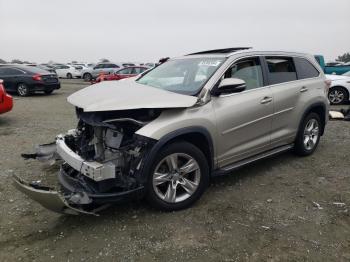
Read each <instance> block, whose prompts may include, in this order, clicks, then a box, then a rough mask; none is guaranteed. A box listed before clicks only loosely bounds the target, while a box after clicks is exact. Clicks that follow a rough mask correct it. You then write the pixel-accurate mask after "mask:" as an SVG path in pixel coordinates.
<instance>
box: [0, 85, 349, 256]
mask: <svg viewBox="0 0 350 262" xmlns="http://www.w3.org/2000/svg"><path fill="white" fill-rule="evenodd" d="M82 87H84V85H83V84H82V82H80V81H78V80H73V81H72V80H71V81H62V88H61V89H60V90H58V91H57V92H55V93H54V94H53V95H51V96H44V95H35V96H31V97H27V98H18V97H15V106H14V109H13V111H12V112H10V113H8V114H4V115H1V116H0V143H1V147H0V212H1V215H0V261H96V260H97V259H98V260H100V261H153V260H157V261H165V260H166V261H185V260H186V261H188V260H190V261H350V186H349V185H350V145H349V141H350V122H341V121H333V122H330V123H329V125H328V126H327V130H326V134H325V136H323V137H322V140H321V142H320V144H319V148H318V149H317V151H316V152H315V154H314V155H312V156H310V157H306V158H299V157H296V156H294V155H293V154H291V153H286V154H283V155H281V156H278V157H275V158H273V159H269V160H266V161H262V162H259V163H256V164H253V165H250V166H248V167H245V168H242V169H240V170H239V171H236V172H235V173H234V174H233V175H231V176H226V177H221V178H219V179H215V180H214V181H213V183H212V185H211V186H210V188H209V189H208V190H207V192H206V193H205V194H204V196H203V197H202V198H201V200H200V201H199V202H198V203H197V204H196V205H195V206H193V207H192V208H190V209H187V210H183V211H180V212H174V213H162V212H159V211H156V210H154V209H152V208H150V207H149V206H148V205H147V204H146V203H144V202H139V203H128V204H124V205H122V206H120V205H119V206H114V207H111V208H109V209H108V210H106V211H104V212H103V213H101V216H99V217H93V216H65V215H60V214H55V213H52V212H50V211H48V210H45V209H44V208H42V207H41V206H40V205H38V204H36V203H34V202H33V201H31V200H29V199H28V198H27V197H26V196H24V195H23V194H21V193H20V192H18V191H17V190H16V189H14V187H13V186H12V184H11V175H12V174H17V175H19V176H21V177H23V178H27V179H31V178H34V177H39V178H41V179H48V180H50V179H53V177H54V176H55V172H56V171H57V170H56V168H54V167H45V166H42V165H40V164H39V163H36V162H35V161H24V160H22V159H21V157H20V154H21V153H22V152H32V147H33V145H35V144H40V143H45V142H49V141H52V140H53V138H54V137H55V135H56V134H58V133H61V132H65V131H66V130H67V129H70V128H74V127H75V125H76V118H75V114H74V108H73V107H72V106H71V105H69V104H68V103H67V102H66V97H67V96H68V95H69V94H71V93H73V92H75V91H77V90H79V89H81V88H82ZM338 202H339V203H338Z"/></svg>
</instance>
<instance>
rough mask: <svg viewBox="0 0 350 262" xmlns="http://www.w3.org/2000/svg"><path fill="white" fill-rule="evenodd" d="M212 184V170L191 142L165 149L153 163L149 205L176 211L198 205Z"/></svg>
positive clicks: (148, 188) (149, 183) (148, 187)
mask: <svg viewBox="0 0 350 262" xmlns="http://www.w3.org/2000/svg"><path fill="white" fill-rule="evenodd" d="M208 184H209V166H208V163H207V160H206V158H205V156H204V155H203V153H202V151H201V150H199V149H198V148H197V147H196V146H194V145H192V144H190V143H187V142H177V143H173V144H170V145H168V146H166V147H164V148H163V149H162V150H161V151H160V152H159V153H158V155H157V156H156V158H155V160H154V161H153V164H152V168H151V173H150V174H149V177H148V183H147V199H148V202H149V203H150V204H151V205H152V206H154V207H156V208H158V209H161V210H165V211H173V210H180V209H184V208H187V207H189V206H190V205H192V204H193V203H194V202H196V201H197V200H198V199H199V198H200V197H201V195H202V194H203V193H204V191H205V189H206V188H207V186H208Z"/></svg>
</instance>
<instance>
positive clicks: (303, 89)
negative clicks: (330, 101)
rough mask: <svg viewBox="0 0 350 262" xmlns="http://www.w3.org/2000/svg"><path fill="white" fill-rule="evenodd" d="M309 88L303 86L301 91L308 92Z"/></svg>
mask: <svg viewBox="0 0 350 262" xmlns="http://www.w3.org/2000/svg"><path fill="white" fill-rule="evenodd" d="M307 90H308V89H307V87H306V86H303V87H302V88H301V89H300V92H301V93H303V92H306V91H307Z"/></svg>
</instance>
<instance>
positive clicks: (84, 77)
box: [83, 73, 92, 82]
mask: <svg viewBox="0 0 350 262" xmlns="http://www.w3.org/2000/svg"><path fill="white" fill-rule="evenodd" d="M83 79H84V81H86V82H90V81H91V80H92V75H91V74H90V73H85V74H84V75H83Z"/></svg>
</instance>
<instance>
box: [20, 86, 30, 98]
mask: <svg viewBox="0 0 350 262" xmlns="http://www.w3.org/2000/svg"><path fill="white" fill-rule="evenodd" d="M17 94H18V95H19V96H29V95H30V91H29V87H28V85H27V84H25V83H19V84H18V85H17Z"/></svg>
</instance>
